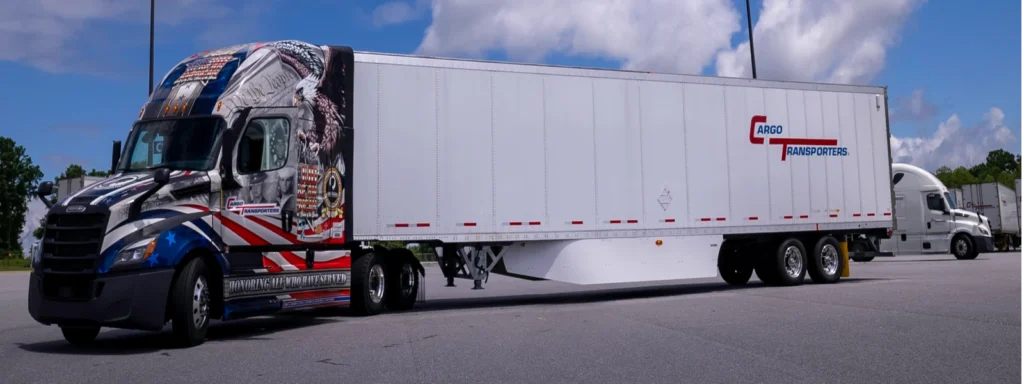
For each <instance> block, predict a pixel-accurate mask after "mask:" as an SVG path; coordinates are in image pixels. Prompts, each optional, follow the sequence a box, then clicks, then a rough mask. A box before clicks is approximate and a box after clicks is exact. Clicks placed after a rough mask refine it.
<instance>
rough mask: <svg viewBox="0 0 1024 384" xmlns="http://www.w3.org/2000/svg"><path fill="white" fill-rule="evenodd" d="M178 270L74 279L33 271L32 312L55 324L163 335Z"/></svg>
mask: <svg viewBox="0 0 1024 384" xmlns="http://www.w3.org/2000/svg"><path fill="white" fill-rule="evenodd" d="M173 278H174V270H173V269H162V270H154V271H132V272H130V273H123V274H117V275H96V276H94V277H93V276H75V275H70V276H69V275H58V274H45V275H43V274H40V273H39V272H32V275H31V278H30V282H29V293H28V311H29V314H30V315H32V318H33V319H35V320H36V321H38V322H40V323H42V324H46V325H50V324H61V325H65V324H66V325H100V326H106V327H113V328H125V329H139V330H152V331H156V330H160V329H162V328H163V326H164V323H165V321H164V315H165V313H164V312H165V311H166V305H167V294H168V291H170V286H171V281H172V280H173Z"/></svg>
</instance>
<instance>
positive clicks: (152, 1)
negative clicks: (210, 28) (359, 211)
mask: <svg viewBox="0 0 1024 384" xmlns="http://www.w3.org/2000/svg"><path fill="white" fill-rule="evenodd" d="M747 9H748V13H749V9H750V6H749V5H748V6H747ZM155 20H156V0H149V95H152V94H153V24H154V21H155Z"/></svg>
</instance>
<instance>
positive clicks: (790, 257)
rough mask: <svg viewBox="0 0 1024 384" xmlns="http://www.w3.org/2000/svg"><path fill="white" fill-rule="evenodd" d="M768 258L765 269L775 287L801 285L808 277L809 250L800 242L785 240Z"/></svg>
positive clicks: (790, 239)
mask: <svg viewBox="0 0 1024 384" xmlns="http://www.w3.org/2000/svg"><path fill="white" fill-rule="evenodd" d="M769 256H770V257H769V258H766V260H765V261H766V262H765V264H766V265H765V267H766V271H765V272H767V274H768V275H770V276H771V278H772V280H773V281H772V284H773V285H783V286H790V285H799V284H802V283H803V282H804V277H805V276H806V275H807V250H806V248H804V245H803V243H801V242H800V240H797V239H794V238H789V239H786V240H784V241H783V242H782V243H780V244H779V246H778V247H777V248H776V249H775V251H774V252H772V253H770V254H769Z"/></svg>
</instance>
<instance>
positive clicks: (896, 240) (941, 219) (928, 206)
mask: <svg viewBox="0 0 1024 384" xmlns="http://www.w3.org/2000/svg"><path fill="white" fill-rule="evenodd" d="M892 183H893V191H894V193H895V209H894V211H895V212H894V214H895V215H896V229H895V230H894V231H893V235H892V237H890V238H889V239H885V240H882V242H881V248H882V249H883V250H886V251H889V252H892V253H894V254H896V255H901V254H902V255H908V254H938V253H947V252H948V253H952V254H953V256H955V257H956V258H957V259H961V260H967V259H974V258H976V257H978V253H980V252H992V251H993V250H994V242H993V238H992V232H991V230H990V227H989V224H988V218H986V217H985V216H982V215H978V214H977V213H974V212H970V211H966V210H963V209H960V207H958V206H957V203H956V198H955V196H954V195H953V192H952V191H950V190H949V189H948V188H946V186H945V185H944V184H943V183H942V182H941V181H939V179H938V178H937V177H935V175H933V174H932V173H930V172H928V171H925V170H924V169H921V168H919V167H916V166H913V165H910V164H903V163H893V164H892ZM861 261H866V260H861Z"/></svg>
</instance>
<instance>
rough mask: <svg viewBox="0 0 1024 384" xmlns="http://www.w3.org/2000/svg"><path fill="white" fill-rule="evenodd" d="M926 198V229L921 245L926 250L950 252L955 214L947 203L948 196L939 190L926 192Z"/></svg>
mask: <svg viewBox="0 0 1024 384" xmlns="http://www.w3.org/2000/svg"><path fill="white" fill-rule="evenodd" d="M924 198H925V199H924V200H925V205H926V210H925V217H926V221H925V226H926V231H925V237H924V241H923V243H922V244H921V247H922V248H923V249H924V251H925V252H941V253H945V252H948V251H949V239H950V237H949V235H950V232H951V231H952V230H953V221H952V218H953V215H952V214H951V213H950V210H949V207H948V206H947V205H946V198H945V197H944V196H943V195H942V194H941V193H939V192H924Z"/></svg>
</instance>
